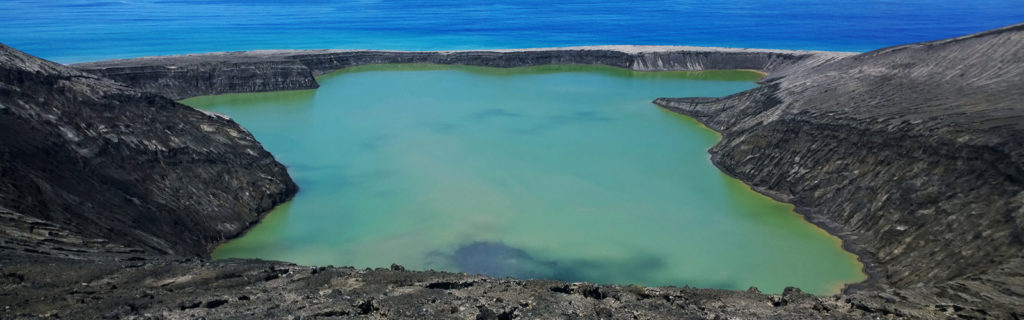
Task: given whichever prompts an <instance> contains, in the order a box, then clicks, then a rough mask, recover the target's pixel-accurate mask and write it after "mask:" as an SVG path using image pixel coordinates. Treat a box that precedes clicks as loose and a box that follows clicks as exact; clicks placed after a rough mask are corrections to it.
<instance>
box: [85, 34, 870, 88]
mask: <svg viewBox="0 0 1024 320" xmlns="http://www.w3.org/2000/svg"><path fill="white" fill-rule="evenodd" d="M848 55H850V54H849V53H842V52H822V51H793V50H760V49H730V48H705V47H673V46H667V47H659V46H596V47H571V48H550V49H522V50H491V51H431V52H411V51H374V50H265V51H247V52H222V53H207V54H193V55H179V56H163V57H146V58H138V59H126V60H111V61H100V62H91V63H81V64H76V65H74V67H75V68H77V69H80V70H82V71H86V72H89V73H94V74H97V75H100V76H104V77H107V78H110V79H114V80H117V81H119V82H121V83H124V84H126V85H128V86H131V87H133V88H139V89H142V90H145V91H149V92H153V93H158V94H162V95H165V96H168V97H171V98H174V99H184V98H188V97H194V96H200V95H210V94H222V93H232V92H257V91H273V90H296V89H312V88H317V87H318V86H319V84H317V82H316V79H314V78H313V77H314V76H318V75H323V74H326V73H329V72H331V71H334V70H338V69H343V68H346V67H352V66H360V65H367V64H387V63H429V64H460V65H473V66H485V67H499V68H510V67H523V66H538V65H550V64H590V65H607V66H613V67H620V68H627V69H632V70H638V71H665V70H693V71H696V70H709V69H753V70H766V71H773V70H780V69H783V68H785V69H799V68H794V66H795V65H814V64H818V63H821V62H823V61H828V60H832V59H836V58H839V57H844V56H848Z"/></svg>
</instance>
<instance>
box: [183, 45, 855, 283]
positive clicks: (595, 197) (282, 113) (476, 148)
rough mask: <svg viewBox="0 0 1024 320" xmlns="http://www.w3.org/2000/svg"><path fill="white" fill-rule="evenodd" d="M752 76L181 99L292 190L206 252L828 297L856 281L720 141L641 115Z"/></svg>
mask: <svg viewBox="0 0 1024 320" xmlns="http://www.w3.org/2000/svg"><path fill="white" fill-rule="evenodd" d="M757 78H758V75H756V74H753V73H748V72H728V71H725V72H704V73H680V72H663V73H638V72H631V71H626V70H622V69H614V68H608V67H581V66H548V67H531V68H516V69H490V68H478V67H451V66H448V67H434V66H417V65H411V66H410V65H391V66H366V67H357V68H352V69H348V70H344V71H342V72H339V73H335V74H332V75H328V76H326V77H323V78H321V79H320V81H321V84H322V87H321V88H319V89H318V90H308V91H292V92H275V93H256V94H231V95H222V96H209V97H199V98H193V99H189V100H186V101H185V102H186V103H188V104H190V105H193V106H196V107H199V108H202V109H207V110H212V111H216V112H221V113H224V114H227V115H229V116H231V117H232V118H234V119H235V120H236V121H238V122H239V123H240V124H241V125H243V126H244V127H246V128H247V129H249V130H250V131H251V132H252V133H253V134H254V135H255V136H256V137H257V139H259V141H261V142H262V143H263V144H264V146H265V147H266V148H267V149H268V150H270V151H271V152H272V153H273V154H274V155H275V157H277V159H279V160H280V161H281V162H282V163H284V164H285V165H287V166H288V168H289V172H290V174H291V175H292V176H293V177H294V178H295V180H296V182H297V183H298V184H299V186H300V188H301V191H300V192H299V194H298V195H297V196H296V197H295V199H294V200H293V201H291V202H289V203H288V204H285V205H283V206H281V207H279V208H277V209H276V210H275V211H273V212H272V213H270V214H269V215H268V216H267V218H266V219H265V221H263V222H261V223H260V224H258V225H257V226H256V227H255V228H253V229H252V230H251V231H250V232H249V233H247V234H246V235H245V236H243V237H241V238H239V239H236V240H234V241H231V242H229V243H227V244H225V245H223V246H221V247H219V248H218V249H217V250H216V251H215V252H214V253H213V255H214V257H215V258H227V257H255V258H263V259H274V260H285V261H291V262H296V263H301V264H310V265H329V264H332V265H351V266H356V267H360V268H362V267H387V266H389V265H390V264H391V263H398V264H401V265H404V266H406V267H408V268H411V269H418V270H424V269H439V270H450V271H466V272H471V273H483V274H489V275H497V276H514V277H520V278H555V279H563V280H570V281H591V282H598V283H618V284H631V283H632V284H642V285H653V286H660V285H690V286H697V287H714V288H728V289H746V288H748V287H749V286H757V287H759V288H761V289H762V290H764V291H768V292H780V291H781V290H782V289H783V288H784V287H785V286H798V287H800V288H803V289H804V290H806V291H810V292H815V293H823V294H824V293H835V292H837V291H838V290H839V289H840V288H841V287H842V285H843V284H846V283H851V282H857V281H860V280H862V279H864V275H863V274H862V273H861V272H860V268H861V265H860V263H859V262H858V261H857V260H856V257H855V256H854V255H852V254H850V253H848V252H845V251H843V250H842V249H841V248H840V245H841V244H840V242H839V240H838V239H837V238H835V237H832V236H830V235H828V234H827V233H825V232H824V231H822V230H820V229H818V228H816V227H814V226H813V225H811V224H809V223H807V222H806V221H804V220H803V219H802V218H801V217H800V216H798V215H796V214H795V213H793V211H792V207H791V206H790V205H787V204H783V203H779V202H776V201H773V200H771V199H769V198H767V197H764V196H762V195H759V194H757V193H755V192H753V191H751V190H750V189H749V188H748V187H747V186H745V185H744V184H742V183H741V182H739V181H737V180H735V179H732V178H730V177H728V176H726V175H724V174H722V173H721V172H720V171H719V170H718V169H717V168H715V167H714V166H713V165H712V163H711V162H710V160H709V155H708V153H707V151H706V150H707V149H708V148H709V147H711V146H712V145H713V144H714V143H715V142H716V141H717V140H718V136H717V134H716V133H714V132H713V131H711V130H708V129H706V128H704V127H702V126H701V125H699V124H698V123H697V122H695V121H693V120H692V119H690V118H687V117H684V116H680V115H677V114H674V113H671V112H668V111H665V110H663V109H660V108H658V107H656V106H655V105H653V104H651V100H652V99H654V98H656V97H661V96H676V97H678V96H724V95H727V94H731V93H735V92H739V91H742V90H746V89H750V88H753V87H754V86H755V84H754V83H753V81H754V80H756V79H757ZM698 79H699V80H698Z"/></svg>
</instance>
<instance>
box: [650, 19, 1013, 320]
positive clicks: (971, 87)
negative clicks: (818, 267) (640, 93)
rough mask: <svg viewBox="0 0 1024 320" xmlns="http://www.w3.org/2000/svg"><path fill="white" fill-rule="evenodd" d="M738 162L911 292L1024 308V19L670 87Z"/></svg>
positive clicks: (751, 177)
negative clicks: (709, 90)
mask: <svg viewBox="0 0 1024 320" xmlns="http://www.w3.org/2000/svg"><path fill="white" fill-rule="evenodd" d="M656 103H657V104H659V105H662V106H665V107H666V108H669V109H670V110H674V111H677V112H680V113H683V114H686V115H690V116H693V117H694V118H697V119H698V120H699V121H701V122H703V123H705V124H707V125H708V126H709V127H710V128H712V129H715V130H717V131H719V132H721V133H722V134H723V139H722V141H721V142H720V143H718V144H717V145H716V146H715V147H714V148H712V150H711V153H712V157H713V161H714V162H715V163H716V164H717V165H719V166H720V167H721V168H722V169H723V170H724V171H725V172H727V173H729V174H730V175H733V176H735V177H737V178H739V179H741V180H743V181H746V182H748V183H749V184H751V185H752V186H753V187H755V188H757V189H758V190H759V191H762V192H764V193H766V194H769V195H772V196H774V197H776V198H779V199H781V200H783V201H787V202H791V203H793V204H795V205H796V206H797V207H798V209H797V210H798V211H799V212H801V213H803V214H804V215H806V216H807V217H808V219H809V220H811V221H812V222H815V223H817V224H819V225H824V226H826V227H828V228H829V229H831V230H833V231H834V232H836V233H838V234H839V235H840V236H842V237H843V238H844V239H846V240H847V245H848V247H850V248H851V249H853V250H854V251H855V252H857V253H859V254H860V256H861V257H863V258H864V259H865V260H866V262H869V263H868V266H869V269H868V270H869V271H871V274H872V275H873V276H875V279H874V280H875V281H874V283H869V284H867V285H866V287H869V288H870V287H880V288H886V287H891V288H897V289H901V290H899V291H898V292H899V293H900V295H901V299H907V300H912V301H916V302H920V303H931V301H944V302H947V303H949V302H952V303H957V304H967V305H991V306H1005V307H1012V308H1013V309H1015V310H1018V312H1019V310H1022V309H1024V259H1022V252H1024V251H1022V249H1024V241H1022V238H1021V237H1022V230H1024V208H1022V207H1024V25H1016V26H1011V27H1007V28H1003V29H998V30H993V31H989V32H985V33H981V34H976V35H971V36H965V37H960V38H955V39H950V40H943V41H936V42H929V43H922V44H912V45H905V46H899V47H893V48H887V49H882V50H878V51H873V52H868V53H864V54H861V55H857V56H853V57H849V58H845V59H841V60H837V61H834V62H830V63H825V64H822V65H818V66H816V67H813V68H809V69H805V70H800V71H797V72H794V73H791V74H788V75H786V76H784V77H773V78H770V79H768V80H767V81H765V82H764V83H763V85H762V86H761V87H759V88H757V89H753V90H750V91H746V92H743V93H740V94H736V95H734V96H730V97H726V98H722V99H659V100H658V101H656Z"/></svg>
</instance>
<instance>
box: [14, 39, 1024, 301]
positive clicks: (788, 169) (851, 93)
mask: <svg viewBox="0 0 1024 320" xmlns="http://www.w3.org/2000/svg"><path fill="white" fill-rule="evenodd" d="M2 49H3V51H2V52H0V53H2V55H0V65H2V66H3V68H4V69H0V71H3V72H4V74H0V77H3V78H0V80H2V81H0V92H2V93H3V94H4V95H3V96H0V122H3V126H0V133H3V135H2V137H3V139H4V140H3V141H2V142H0V156H2V157H3V158H2V159H0V160H3V163H4V164H5V166H4V167H0V221H2V228H0V231H2V233H0V240H2V242H0V246H3V248H0V250H2V251H3V253H5V255H3V256H2V258H0V289H2V290H0V308H3V309H2V310H3V311H5V313H3V314H2V315H3V316H4V318H8V317H9V318H33V317H40V316H60V317H71V318H76V317H81V318H98V317H112V318H117V317H138V318H147V317H156V318H182V319H186V318H188V319H191V318H197V317H212V318H253V317H302V318H332V317H334V318H336V317H356V318H456V319H518V318H538V317H540V318H571V319H595V318H605V319H678V318H734V317H738V318H782V319H806V318H904V317H907V318H929V319H932V318H943V317H959V318H1009V319H1014V318H1016V319H1019V318H1021V317H1024V302H1022V301H1024V257H1022V253H1021V249H1022V247H1024V244H1022V239H1021V237H1022V232H1021V230H1022V226H1024V225H1022V221H1024V209H1022V206H1024V148H1022V147H1024V146H1022V144H1024V105H1022V101H1024V25H1015V26H1010V27H1006V28H1002V29H997V30H993V31H989V32H985V33H981V34H976V35H971V36H965V37H961V38H955V39H950V40H943V41H936V42H929V43H921V44H913V45H907V46H899V47H893V48H888V49H882V50H878V51H874V52H869V53H864V54H859V55H851V54H843V53H822V52H793V51H774V50H747V49H718V48H710V49H709V48H680V47H586V48H559V49H530V50H498V51H461V52H393V51H337V50H312V51H260V52H240V53H239V52H236V53H216V54H202V55H187V56H171V57H153V58H140V59H130V60H117V61H108V62H98V63H90V64H81V65H76V68H79V69H81V70H86V71H88V72H91V73H95V74H100V75H103V76H108V77H111V78H114V79H116V80H117V81H120V82H121V83H125V84H128V85H130V86H133V87H137V88H140V89H143V90H146V91H150V92H156V93H160V94H164V95H168V96H170V97H173V98H184V97H190V96H196V95H203V94H215V93H227V92H252V91H267V90H284V89H302V88H313V87H316V82H315V79H313V78H312V77H313V76H315V75H319V74H324V73H326V72H329V71H331V70H336V69H339V68H344V67H348V66H354V65H361V64H372V63H443V64H469V65H484V66H496V67H514V66H529V65H541V64H604V65H612V66H618V67H624V68H631V69H634V70H704V69H736V68H741V69H757V70H762V71H765V72H768V73H769V76H768V77H767V78H765V80H763V81H762V84H763V85H762V86H761V87H759V88H756V89H753V90H750V91H746V92H743V93H739V94H736V95H733V96H729V97H725V98H688V99H658V100H657V101H656V103H657V104H659V105H661V106H663V107H666V108H668V109H670V110H674V111H676V112H680V113H683V114H686V115H690V116H693V117H694V118H697V119H698V120H700V121H701V122H703V123H705V124H707V125H708V126H709V127H710V128H712V129H715V130H717V131H719V132H721V133H722V134H723V139H722V141H721V142H720V143H719V144H717V145H716V146H715V147H714V148H713V149H712V150H711V153H712V156H713V160H714V162H715V163H716V164H717V165H719V166H720V167H721V168H722V170H723V171H725V172H727V173H729V174H731V175H733V176H736V177H738V178H740V179H741V180H744V181H746V182H747V183H749V184H750V185H752V186H753V187H754V188H755V189H757V190H758V191H760V192H763V193H765V194H768V195H771V196H773V197H775V198H778V199H780V200H783V201H787V202H792V203H794V204H795V205H797V210H798V212H800V213H802V214H804V215H805V216H807V217H808V219H809V220H810V221H812V222H814V223H816V224H818V225H820V226H823V227H825V228H827V229H828V230H830V231H832V232H833V233H834V234H837V235H838V236H840V237H841V238H843V239H844V240H845V245H846V247H847V248H848V249H850V250H852V251H854V252H856V253H858V254H859V255H860V256H861V257H862V259H863V260H864V262H865V265H866V267H867V271H868V272H869V274H871V275H872V279H871V280H870V281H869V282H867V283H863V284H858V285H855V286H853V287H852V289H850V290H846V292H844V293H843V294H840V295H836V296H830V297H816V296H810V295H806V294H803V293H800V292H799V290H796V289H787V290H786V291H785V292H784V293H783V294H781V295H765V294H761V293H759V292H757V291H756V290H754V289H752V290H750V291H726V290H716V289H690V288H641V287H623V286H595V285H592V284H570V283H564V282H559V281H520V280H509V279H505V280H502V279H493V278H488V277H482V276H473V275H465V274H451V273H437V272H416V271H404V269H403V268H401V267H400V266H393V267H392V270H366V271H358V270H353V269H348V268H333V267H329V268H310V267H301V266H295V265H292V264H287V263H280V262H263V261H258V260H227V261H213V262H206V261H201V260H176V259H179V257H181V256H204V255H205V254H206V252H207V251H205V250H208V249H209V245H210V244H212V243H215V242H216V241H215V240H216V239H217V237H221V238H223V237H226V236H230V235H232V234H237V232H238V231H239V230H241V229H243V228H244V226H245V225H247V224H249V223H251V222H252V221H254V219H255V218H256V217H257V216H258V212H262V211H260V210H266V209H268V208H269V206H270V205H272V204H274V203H277V202H279V201H280V200H283V199H284V198H286V197H287V196H288V195H290V194H291V193H292V192H294V185H293V184H291V183H290V181H288V180H287V176H286V175H285V174H284V170H283V168H281V167H280V165H278V164H277V163H276V162H273V160H272V158H270V156H269V155H267V154H266V152H265V151H263V150H262V149H261V148H259V147H258V144H257V143H256V142H255V141H253V140H252V138H251V136H249V135H248V133H246V132H245V131H244V130H242V129H241V128H238V127H237V125H235V124H234V123H232V122H230V120H227V119H225V118H220V117H217V116H215V115H207V114H203V113H201V112H199V111H195V110H192V109H189V108H187V107H184V106H181V105H178V104H174V103H173V102H171V101H169V100H167V99H165V98H162V97H159V96H155V95H151V94H145V93H140V92H138V91H133V90H130V89H127V88H124V87H121V86H120V85H119V84H118V83H115V82H111V81H108V80H103V79H101V78H96V77H95V76H91V75H88V74H85V73H81V72H77V71H73V70H70V69H67V68H63V67H61V66H59V65H55V64H52V63H48V62H43V61H40V60H35V59H34V58H31V57H28V56H25V55H24V54H21V53H18V52H16V51H13V50H11V49H9V48H6V47H2ZM110 119H114V120H116V121H114V120H110ZM119 130H120V131H119ZM126 130H138V131H137V132H136V131H126ZM171 150H176V151H171ZM140 159H141V160H140ZM34 162H39V164H35V163H34ZM8 164H13V165H8ZM125 164H130V166H128V167H124V165H125ZM118 165H120V166H121V167H118ZM122 167H124V168H122ZM118 168H122V169H118ZM260 178H262V179H263V180H261V179H260ZM72 182H74V183H72ZM215 182H216V183H215ZM86 192H88V193H86ZM204 192H211V193H212V192H219V193H216V194H210V195H208V196H205V195H204ZM224 199H230V201H229V200H224ZM265 204H266V205H265ZM232 205H234V207H232ZM200 207H202V208H200ZM96 208H108V210H105V211H102V212H101V211H100V210H99V209H96ZM139 208H144V209H148V210H141V209H139ZM168 208H173V209H176V210H177V211H172V210H170V209H168ZM197 208H199V209H197ZM257 209H259V210H257ZM79 212H82V213H83V214H81V215H76V214H77V213H79ZM246 212H249V213H252V214H251V215H245V214H244V213H246ZM153 221H156V222H153ZM186 222H190V223H193V224H186V225H188V227H182V226H181V225H180V224H181V223H186ZM158 226H159V227H158ZM225 226H227V227H225ZM162 228H169V230H171V232H166V231H165V232H161V231H160V230H162ZM224 230H233V232H224ZM196 239H199V240H196ZM69 252H70V253H69ZM157 253H173V254H170V255H166V254H165V255H160V254H157ZM69 257H70V258H83V257H89V258H90V259H92V260H91V261H89V262H81V261H77V260H69V259H68V258H69Z"/></svg>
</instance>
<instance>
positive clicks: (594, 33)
mask: <svg viewBox="0 0 1024 320" xmlns="http://www.w3.org/2000/svg"><path fill="white" fill-rule="evenodd" d="M0 21H2V22H0V41H2V42H4V43H6V44H8V45H10V46H12V47H15V48H18V49H21V50H24V51H26V52H28V53H30V54H34V55H38V56H41V57H43V58H46V59H52V60H56V61H58V62H64V63H69V62H82V61H90V60H101V59H111V58H121V57H136V56H146V55H164V54H180V53H193V52H208V51H228V50H252V49H311V48H339V49H401V50H448V49H481V48H522V47H550V46H571V45H596V44H658V45H699V46H726V47H748V48H778V49H818V50H840V51H867V50H874V49H877V48H881V47H886V46H892V45H898V44H905V43H910V42H918V41H927V40H936V39H943V38H948V37H953V36H959V35H963V34H968V33H974V32H979V31H983V30H987V29H990V28H995V27H1000V26H1004V25H1008V24H1013V23H1019V22H1024V0H975V1H952V0H900V1H894V0H857V1H848V0H839V1H815V0H785V1H783V0H737V1H698V0H633V1H582V0H568V1H538V0H490V1H461V0H424V1H393V0H356V1H324V0H296V1H269V0H45V1H40V0H2V1H0Z"/></svg>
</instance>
